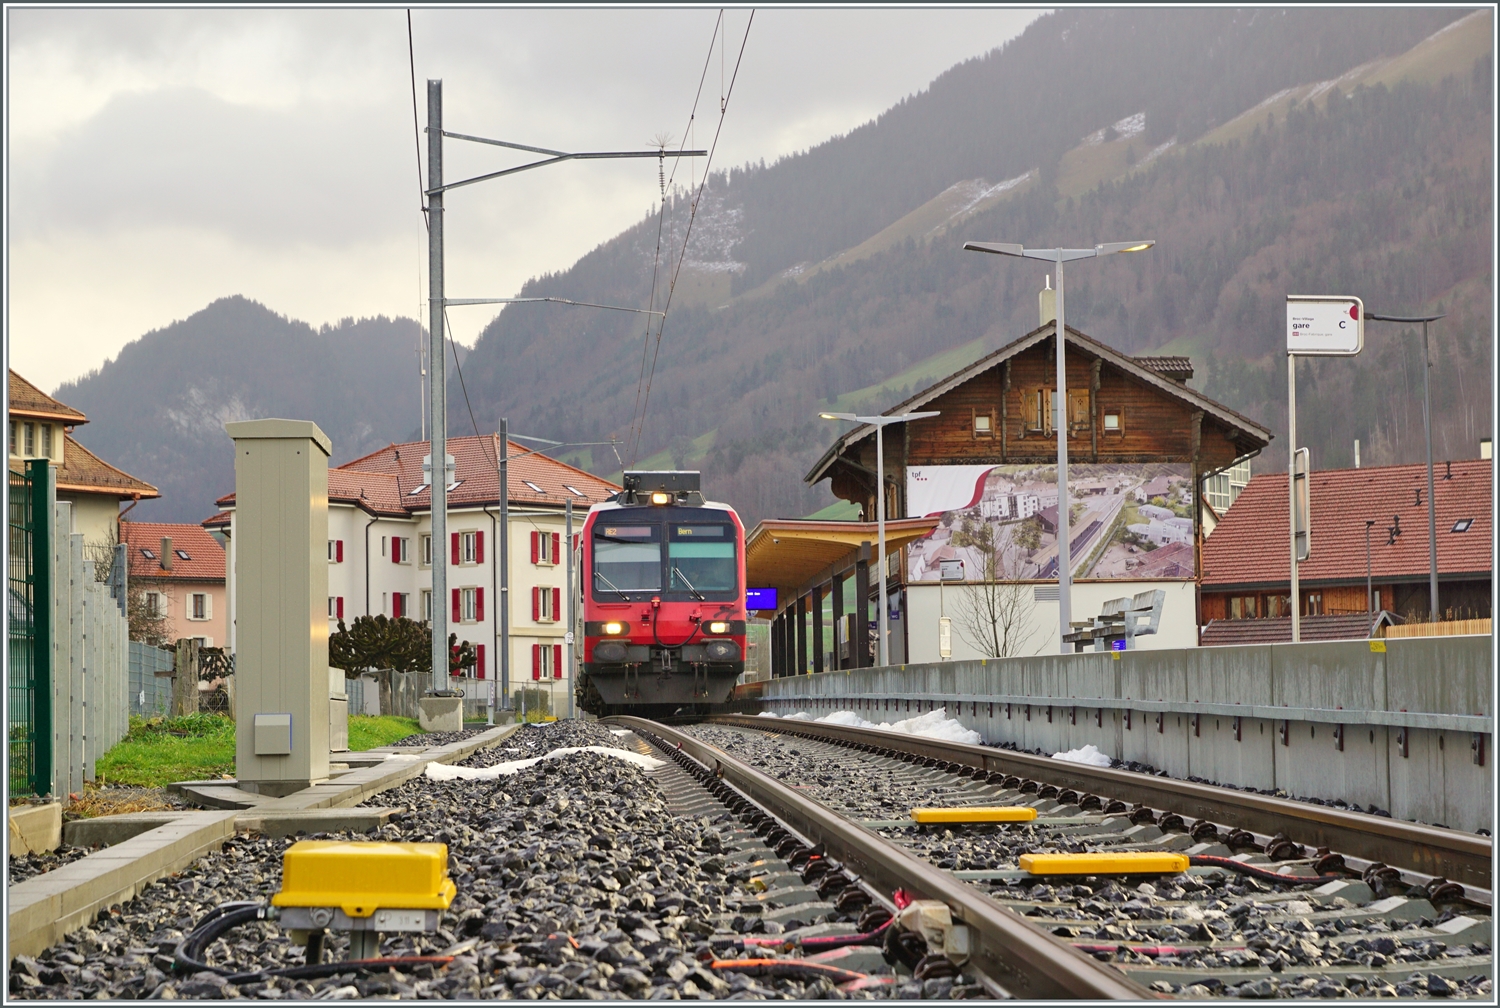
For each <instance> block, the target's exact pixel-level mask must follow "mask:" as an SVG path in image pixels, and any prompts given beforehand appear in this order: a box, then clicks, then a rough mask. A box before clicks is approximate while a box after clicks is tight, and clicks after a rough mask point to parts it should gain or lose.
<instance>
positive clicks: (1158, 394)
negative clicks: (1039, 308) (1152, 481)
mask: <svg viewBox="0 0 1500 1008" xmlns="http://www.w3.org/2000/svg"><path fill="white" fill-rule="evenodd" d="M1055 328H1056V323H1054V322H1048V323H1046V324H1045V325H1042V326H1039V327H1038V328H1036V329H1034V330H1032V331H1031V332H1029V333H1027V334H1026V335H1025V336H1023V337H1021V338H1020V339H1018V340H1016V341H1015V342H1013V343H1011V344H1009V345H1008V346H1004V347H1001V348H1000V349H999V350H996V351H995V352H994V353H992V354H989V355H988V356H986V357H983V358H981V359H979V360H978V361H975V362H974V363H973V364H971V365H969V366H968V367H967V368H964V369H963V370H962V371H959V372H957V373H955V374H953V375H950V376H949V377H947V378H945V379H943V380H942V381H940V382H938V383H937V384H935V385H933V386H931V387H929V388H927V389H924V390H923V391H921V392H919V393H917V394H916V395H914V396H912V397H911V398H910V399H908V400H906V401H905V402H903V403H901V404H899V405H897V406H895V407H892V408H891V409H889V410H887V411H886V412H887V413H891V414H894V413H907V412H917V411H926V410H936V411H938V412H939V413H940V415H939V416H935V417H930V418H927V419H922V420H914V421H912V422H910V423H905V424H893V425H891V426H889V427H887V428H886V433H885V439H884V440H885V477H886V508H887V511H886V513H887V515H890V516H905V515H906V513H907V511H906V501H905V499H904V498H905V486H906V479H905V473H906V469H907V467H908V466H919V465H1009V464H1025V463H1037V464H1046V463H1047V462H1049V461H1055V460H1056V458H1057V432H1056V430H1055V429H1054V428H1053V421H1054V417H1055V415H1056V410H1055V409H1054V408H1053V402H1052V400H1053V395H1054V390H1055V389H1056V387H1057V379H1056V375H1057V365H1056V344H1055V343H1054V342H1053V340H1054V339H1055V331H1054V330H1055ZM1066 338H1067V383H1068V388H1067V409H1066V416H1067V423H1068V460H1069V462H1070V463H1075V464H1076V463H1132V464H1134V463H1148V462H1177V463H1187V464H1188V465H1190V466H1191V467H1192V471H1193V476H1194V481H1193V483H1194V486H1198V485H1200V484H1201V482H1202V479H1203V477H1205V476H1208V475H1210V474H1212V473H1216V472H1219V471H1220V470H1223V469H1227V468H1228V467H1229V466H1231V465H1233V464H1234V463H1235V461H1236V460H1239V459H1244V458H1248V457H1250V456H1253V455H1256V454H1258V453H1259V452H1260V451H1261V449H1262V448H1264V447H1265V446H1266V445H1267V444H1269V443H1270V441H1271V433H1270V431H1268V430H1266V429H1265V428H1264V427H1262V426H1261V425H1260V424H1257V423H1255V422H1254V421H1253V420H1250V419H1248V418H1247V417H1244V416H1241V415H1240V414H1238V413H1236V412H1234V411H1233V410H1231V409H1229V408H1228V407H1226V406H1223V405H1221V404H1220V403H1217V402H1214V401H1213V400H1212V399H1209V398H1208V397H1207V396H1204V395H1203V394H1201V393H1199V392H1197V391H1195V390H1193V389H1191V388H1189V387H1188V386H1187V384H1186V383H1187V380H1188V379H1189V378H1191V377H1192V374H1193V369H1192V363H1191V361H1190V360H1189V359H1188V358H1186V357H1160V356H1158V357H1141V358H1134V357H1128V356H1126V355H1124V354H1121V353H1119V352H1118V351H1116V350H1113V349H1111V348H1110V347H1107V346H1105V345H1104V344H1103V343H1100V342H1098V341H1097V340H1094V339H1092V338H1091V337H1089V336H1087V335H1085V334H1084V333H1082V332H1079V331H1078V330H1077V329H1074V328H1073V327H1071V326H1068V327H1067V336H1066ZM825 478H826V479H828V480H830V483H831V489H832V491H833V494H834V496H836V497H839V498H842V499H844V500H848V501H853V502H855V503H858V504H859V505H860V506H861V507H863V508H864V509H865V514H866V516H867V517H870V518H873V517H874V514H875V429H874V427H873V426H866V425H861V426H859V427H856V428H854V429H853V430H851V431H849V433H847V434H845V435H844V436H843V437H841V438H839V439H838V441H836V442H834V444H833V446H832V447H831V448H829V450H828V451H827V452H826V453H825V454H824V455H823V457H822V458H821V459H819V460H818V462H817V464H816V465H815V466H813V468H812V470H811V471H810V472H809V473H808V474H807V476H806V477H805V479H806V481H807V482H809V483H816V482H818V481H819V480H822V479H825Z"/></svg>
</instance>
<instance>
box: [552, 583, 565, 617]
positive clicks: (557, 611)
mask: <svg viewBox="0 0 1500 1008" xmlns="http://www.w3.org/2000/svg"><path fill="white" fill-rule="evenodd" d="M552 618H553V619H555V620H560V619H562V618H563V611H562V589H561V588H554V589H552Z"/></svg>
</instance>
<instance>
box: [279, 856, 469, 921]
mask: <svg viewBox="0 0 1500 1008" xmlns="http://www.w3.org/2000/svg"><path fill="white" fill-rule="evenodd" d="M457 892H458V888H457V887H456V886H455V885H454V884H453V882H452V880H451V879H449V878H448V845H447V844H440V843H374V842H359V841H345V840H299V841H297V842H296V843H294V844H292V845H291V846H290V847H288V848H287V849H286V853H285V854H283V855H282V858H281V892H279V893H277V894H276V895H275V896H273V897H271V902H272V903H273V904H274V905H276V906H279V907H338V908H339V909H341V910H343V911H344V913H346V914H348V915H349V916H350V917H368V916H370V915H371V914H372V913H374V912H375V911H376V910H380V909H400V910H446V909H448V904H450V903H452V902H453V897H454V896H455V895H456V894H457Z"/></svg>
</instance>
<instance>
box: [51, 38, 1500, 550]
mask: <svg viewBox="0 0 1500 1008" xmlns="http://www.w3.org/2000/svg"><path fill="white" fill-rule="evenodd" d="M1491 31H1492V24H1491V15H1490V13H1489V12H1488V11H1479V12H1475V13H1471V12H1469V11H1464V10H1453V9H1449V10H1444V9H1438V8H1406V9H1397V8H1360V9H1353V8H1329V9H1322V10H1311V9H1299V10H1292V11H1273V10H1266V9H1260V10H1253V11H1234V10H1228V9H1207V10H1178V9H1160V10H1065V11H1061V12H1058V13H1055V14H1051V15H1047V16H1044V17H1042V18H1039V19H1038V20H1037V21H1036V22H1034V23H1033V25H1032V26H1031V27H1030V28H1029V29H1028V30H1027V31H1026V32H1025V33H1023V34H1022V35H1021V36H1020V37H1018V38H1017V39H1015V40H1014V41H1013V42H1011V43H1010V44H1009V45H1007V46H1006V47H1004V48H1003V49H1000V50H997V51H996V52H993V53H989V54H987V55H984V56H982V57H979V58H976V59H974V60H970V61H968V62H966V63H963V64H961V65H959V66H957V67H954V68H953V69H952V70H950V71H948V72H947V73H946V74H944V75H942V76H941V77H940V78H938V80H937V81H935V82H934V83H933V85H932V86H931V87H930V88H929V89H928V90H927V91H925V92H923V93H921V94H919V95H914V96H912V97H911V98H909V99H907V100H906V101H904V102H902V103H901V104H899V105H897V106H896V107H894V108H892V109H890V110H889V111H888V112H886V113H885V114H883V115H882V116H880V117H879V118H878V119H877V120H875V121H873V122H871V123H869V124H867V125H865V126H862V127H860V128H859V129H857V130H855V131H853V132H852V133H850V134H848V135H847V136H843V137H838V138H835V139H833V140H830V141H829V142H827V143H825V144H822V145H820V146H818V147H817V148H814V149H813V150H811V151H808V152H805V153H803V154H799V155H796V156H793V157H789V158H785V159H783V160H781V161H778V162H777V163H775V164H773V165H769V166H767V165H755V166H746V167H744V168H735V169H733V170H729V171H721V172H718V173H716V174H714V175H712V176H711V177H710V181H709V183H708V186H707V189H706V190H705V191H704V194H703V197H702V199H701V201H699V202H698V203H697V205H696V210H694V204H693V198H694V197H696V195H697V194H696V193H685V192H676V193H669V194H668V198H667V200H666V201H665V202H666V206H665V209H664V210H663V211H662V213H661V215H660V217H658V216H657V215H655V214H653V215H651V216H649V217H647V218H646V219H644V220H642V221H641V222H640V224H638V225H637V226H636V227H633V228H631V229H629V230H627V231H626V232H624V233H622V234H620V235H618V236H617V237H615V238H613V239H610V240H609V241H607V242H604V243H603V244H601V245H600V246H599V247H598V248H597V249H595V250H594V251H593V252H591V253H589V254H588V255H586V256H584V257H583V258H582V259H580V260H579V262H578V263H577V264H576V265H575V266H574V267H572V268H571V269H569V270H567V271H565V272H563V273H560V274H552V275H546V276H542V277H539V278H537V279H536V280H533V281H532V282H530V283H528V284H527V285H526V286H525V288H524V289H523V291H521V292H520V293H521V294H522V296H527V297H534V296H540V295H552V296H558V297H564V298H574V299H578V300H587V301H595V302H601V303H608V304H620V305H638V306H643V307H644V306H647V305H651V306H653V307H655V308H657V309H661V308H662V306H663V305H664V304H666V303H667V301H668V296H669V290H670V312H669V316H668V318H667V320H666V323H665V325H664V326H663V327H660V328H657V327H656V326H647V325H646V324H645V323H643V322H641V321H639V320H640V318H641V316H629V315H624V314H621V313H615V312H599V311H594V310H590V309H584V308H572V307H562V306H558V305H555V304H528V305H511V306H508V307H507V308H506V309H505V310H504V311H503V312H502V313H500V314H499V315H498V316H497V317H496V319H495V320H494V321H493V322H492V323H491V324H490V325H489V326H488V327H487V328H486V329H485V330H484V332H483V334H482V335H481V337H480V339H479V341H478V343H477V345H476V346H475V348H474V350H473V351H472V353H470V354H469V355H468V357H467V358H466V359H465V360H464V365H463V377H464V383H463V386H462V387H461V386H460V384H459V383H458V381H457V376H456V375H450V377H451V378H453V381H452V382H451V384H450V393H449V403H450V408H451V412H450V421H449V429H450V431H451V432H452V433H454V434H465V433H472V432H473V427H474V426H476V425H477V426H479V427H480V428H481V429H482V430H492V429H493V425H494V422H495V419H496V418H497V417H499V416H508V417H509V418H510V421H511V427H512V429H513V430H519V431H523V432H525V433H528V434H536V435H542V436H546V437H551V438H554V439H557V440H560V441H598V440H602V439H604V438H606V437H609V436H611V435H613V436H618V437H620V438H622V439H625V440H627V441H628V442H629V443H630V450H628V451H627V452H626V453H625V455H626V462H627V464H629V463H631V462H636V463H648V464H651V465H674V464H675V465H690V466H694V467H701V468H702V469H703V471H704V476H705V480H706V485H707V489H708V490H709V491H710V492H711V494H712V495H713V496H715V497H716V498H718V499H721V500H726V501H729V502H731V503H733V504H734V505H735V506H736V507H738V508H740V509H741V511H742V512H743V513H744V515H745V516H746V518H747V519H748V520H751V521H753V520H756V519H759V518H763V517H771V516H796V515H801V514H806V513H809V512H811V511H813V510H816V509H817V508H819V507H821V506H823V505H824V504H826V503H828V502H829V501H830V500H831V497H830V496H829V494H828V492H827V490H826V484H824V485H823V486H822V487H818V488H808V487H806V486H804V485H803V483H802V476H803V474H804V473H805V472H806V471H807V469H808V468H809V466H810V465H811V463H812V461H813V460H814V459H815V458H816V457H817V456H818V455H819V454H821V452H822V451H823V449H824V448H825V447H826V446H827V444H828V443H829V441H830V440H831V438H832V437H833V436H834V434H835V433H836V428H835V425H833V424H830V423H827V422H825V421H820V420H818V419H816V417H817V413H818V412H819V410H820V409H827V408H828V407H829V405H830V404H834V403H837V405H838V408H839V409H840V410H848V409H860V410H879V409H883V408H885V407H887V406H890V405H892V404H894V403H895V402H898V401H900V399H902V398H904V397H905V396H906V395H907V394H909V392H910V391H912V390H913V389H914V388H917V387H921V386H922V385H925V384H927V383H928V382H930V381H931V380H933V379H935V378H938V377H941V376H942V375H944V374H947V373H950V372H952V371H954V370H956V369H958V368H959V367H961V366H963V364H965V363H967V361H968V360H970V359H973V357H977V356H978V355H980V354H981V353H984V352H986V351H988V350H991V349H994V348H995V347H998V346H1000V345H1002V344H1004V343H1006V342H1009V341H1010V340H1012V339H1014V338H1016V337H1017V336H1019V335H1021V334H1023V333H1025V332H1026V331H1028V330H1030V329H1031V328H1033V327H1034V326H1035V325H1036V319H1037V314H1036V313H1037V301H1036V292H1037V291H1038V290H1039V289H1040V288H1041V286H1042V283H1043V274H1044V273H1045V271H1046V270H1045V267H1044V266H1043V265H1042V264H1040V263H1036V262H1023V261H1015V260H1008V259H1003V258H1000V257H995V256H981V255H975V254H972V253H963V252H961V251H960V247H961V245H962V243H963V242H964V241H965V240H971V239H975V240H989V241H1015V242H1024V243H1025V244H1027V245H1033V246H1036V245H1047V244H1054V243H1064V244H1068V245H1092V244H1094V243H1096V242H1103V241H1115V240H1125V239H1137V238H1154V239H1155V240H1156V241H1157V245H1156V247H1155V248H1154V249H1152V250H1151V251H1150V252H1146V253H1142V254H1139V255H1132V256H1121V257H1116V258H1113V259H1109V260H1101V261H1099V262H1083V263H1079V264H1078V265H1076V266H1075V267H1074V268H1072V269H1071V270H1070V272H1069V274H1068V277H1069V281H1068V298H1067V305H1068V321H1069V322H1070V323H1071V324H1073V325H1075V326H1078V327H1079V328H1082V329H1083V330H1085V331H1086V332H1088V333H1090V334H1091V335H1093V336H1094V337H1096V338H1098V339H1101V340H1103V341H1104V342H1106V343H1109V344H1110V345H1112V346H1115V347H1117V348H1119V349H1121V350H1123V351H1125V352H1127V353H1135V354H1140V353H1145V352H1149V351H1164V352H1170V353H1187V354H1190V355H1191V356H1192V357H1193V358H1194V360H1195V362H1196V363H1197V365H1198V374H1197V377H1196V378H1195V380H1194V384H1195V385H1197V386H1199V387H1201V388H1204V389H1205V390H1206V391H1207V392H1208V393H1209V394H1211V395H1213V396H1214V397H1216V398H1218V399H1220V400H1222V401H1223V402H1225V403H1226V404H1228V405H1229V406H1231V407H1233V408H1235V409H1237V410H1239V411H1241V412H1243V413H1245V414H1247V415H1248V416H1251V417H1253V418H1255V419H1256V420H1258V421H1260V422H1262V423H1265V424H1266V425H1267V426H1269V427H1270V428H1271V429H1272V430H1273V431H1276V432H1278V433H1279V432H1280V431H1281V430H1282V429H1283V428H1284V425H1285V396H1286V380H1285V362H1284V357H1283V356H1282V355H1281V354H1280V353H1279V348H1280V347H1281V345H1282V343H1281V340H1282V327H1283V324H1284V309H1283V307H1282V305H1283V300H1284V297H1285V295H1286V294H1288V293H1334V294H1356V295H1359V296H1361V297H1363V298H1364V300H1365V304H1366V306H1367V309H1368V310H1370V311H1376V312H1384V313H1389V314H1416V313H1420V312H1422V311H1427V310H1437V311H1446V312H1448V313H1449V316H1448V318H1445V319H1443V320H1442V321H1441V322H1439V323H1437V324H1436V325H1435V326H1434V329H1433V337H1434V339H1433V346H1434V359H1435V367H1434V370H1433V389H1434V395H1433V401H1434V422H1435V439H1434V440H1435V448H1436V450H1437V452H1438V455H1439V457H1440V458H1442V457H1451V458H1463V457H1472V456H1473V455H1475V454H1476V452H1477V442H1478V439H1479V438H1480V437H1481V436H1484V435H1487V434H1489V433H1490V429H1491V428H1490V425H1491V423H1492V418H1491V414H1490V408H1489V403H1490V399H1491V387H1490V371H1491V367H1490V360H1491V346H1492V335H1491V334H1492V322H1493V320H1492V318H1491V313H1490V302H1491V291H1492V288H1493V276H1492V271H1493V264H1492V262H1491V260H1490V254H1489V249H1490V244H1491V233H1492V229H1493V206H1492V203H1491V191H1492V179H1493V173H1494V163H1493V151H1492V149H1491V143H1490V138H1491V136H1492V132H1493V111H1492V95H1491V90H1490V80H1491V68H1490V64H1491V54H1490V33H1491ZM746 58H747V59H748V58H750V56H748V55H747V57H746ZM730 123H731V127H732V124H733V110H732V109H731V111H730ZM727 128H730V127H727ZM690 218H691V228H692V230H691V240H690V241H688V242H687V244H686V250H685V253H684V244H683V236H684V234H685V233H686V231H687V229H688V226H689V220H690ZM658 234H660V236H661V237H660V240H658ZM679 255H681V256H682V258H683V259H684V265H683V268H682V270H681V272H680V274H674V266H675V264H676V262H677V260H678V257H679ZM653 276H655V278H656V283H655V285H654V286H653ZM674 276H675V280H676V283H675V288H674V287H673V286H672V283H671V281H672V279H673V277H674ZM417 332H418V330H417V323H415V322H413V321H410V320H405V319H402V320H395V321H391V320H386V319H374V320H363V321H361V322H359V323H354V322H353V321H352V320H346V321H345V322H344V323H342V324H341V325H340V326H338V327H334V328H326V327H325V329H324V330H322V331H319V332H315V331H314V330H312V329H311V328H309V327H307V326H304V325H302V324H301V323H296V322H291V321H288V320H286V319H284V318H281V317H280V316H276V315H274V314H273V313H272V312H270V311H268V310H266V309H263V308H261V307H260V306H258V305H252V304H251V303H249V302H246V301H244V300H243V299H227V300H225V301H220V302H216V303H215V304H214V305H212V306H210V307H209V308H208V309H206V310H205V311H204V312H201V313H199V314H198V315H195V316H193V317H192V318H190V319H188V320H185V321H184V322H180V323H176V324H175V325H173V326H170V327H167V328H165V329H163V330H160V331H158V332H155V333H151V334H148V335H147V336H146V337H144V338H143V339H142V340H140V341H138V342H137V343H135V344H132V345H131V346H130V347H127V348H126V350H125V351H124V352H122V353H121V354H120V356H119V358H118V359H117V360H116V361H114V362H111V363H110V364H108V365H106V367H105V368H103V369H102V370H101V372H99V373H97V374H95V375H91V376H89V377H87V378H85V379H83V380H81V381H80V382H77V383H74V384H72V385H70V386H64V387H63V388H62V389H60V390H58V393H57V394H58V396H59V398H61V399H63V401H65V402H68V403H70V404H72V405H76V406H78V407H79V408H81V409H84V410H85V411H86V412H88V413H89V414H90V416H91V418H92V419H94V420H96V421H98V423H96V424H90V425H89V426H86V427H84V428H81V429H80V432H79V436H80V438H81V439H82V440H83V442H84V443H85V444H87V445H89V446H90V447H92V448H95V449H96V450H99V451H100V452H101V453H102V454H103V455H104V456H105V457H106V458H109V459H111V460H112V461H116V462H117V463H119V464H120V465H122V466H123V467H124V468H126V469H128V470H130V471H132V472H134V473H136V474H137V475H139V476H141V477H142V478H145V479H149V480H151V481H153V482H155V483H157V484H158V485H161V486H162V487H163V489H164V490H165V491H167V492H168V494H169V495H170V499H169V502H168V503H165V504H163V505H160V506H158V514H156V515H153V517H159V516H162V515H167V514H168V513H170V515H171V516H172V517H177V518H181V519H184V520H187V519H195V518H201V517H202V516H203V515H204V514H206V513H207V511H206V510H205V506H204V504H205V502H206V501H211V500H212V498H213V497H214V496H216V495H217V494H218V493H222V492H223V491H224V490H225V489H227V488H228V485H229V479H230V472H231V470H230V469H229V468H228V467H229V457H228V454H227V453H226V452H225V451H224V450H223V445H222V438H223V436H222V432H221V430H220V427H221V425H222V422H223V420H224V419H233V418H238V417H239V416H242V415H245V416H248V415H262V416H264V415H278V414H279V415H285V416H306V417H310V418H312V419H316V420H318V422H319V423H320V424H322V425H323V426H324V429H325V430H327V431H328V433H329V434H330V435H331V436H332V437H333V440H334V442H335V446H336V452H337V453H338V455H339V460H340V461H342V460H344V459H347V458H349V457H351V456H352V455H354V454H357V453H359V452H362V451H365V450H367V449H368V448H370V447H374V446H375V445H377V444H383V443H385V442H387V441H390V440H396V439H400V438H403V437H411V436H414V434H415V431H416V427H417V415H418V406H417V380H416V361H415V357H414V354H413V349H414V346H415V343H416V340H417ZM1419 343H1420V340H1419V339H1416V338H1413V336H1412V334H1410V333H1409V332H1402V331H1401V330H1400V329H1399V328H1398V327H1396V326H1383V325H1381V324H1378V323H1371V324H1370V325H1369V326H1368V327H1367V348H1366V351H1365V353H1364V354H1363V355H1362V356H1361V357H1360V358H1358V359H1354V360H1347V359H1330V360H1324V361H1317V362H1307V363H1304V364H1303V365H1301V373H1302V376H1303V377H1302V384H1301V385H1300V387H1299V411H1300V415H1301V422H1300V425H1299V426H1300V430H1301V433H1302V439H1303V441H1304V443H1306V444H1309V445H1311V446H1312V448H1313V459H1314V463H1315V465H1317V466H1318V467H1320V468H1325V467H1330V466H1341V465H1348V464H1350V463H1351V462H1352V454H1353V452H1352V449H1353V441H1354V439H1355V438H1359V439H1361V441H1362V442H1363V443H1364V451H1363V456H1364V460H1365V462H1366V463H1367V464H1375V463H1390V462H1405V461H1414V460H1417V459H1419V458H1420V457H1422V429H1421V366H1420V360H1419V357H1418V356H1417V355H1418V352H1419V351H1418V349H1417V347H1418V345H1419ZM188 361H191V362H192V365H191V368H192V369H191V371H188V370H186V368H187V367H188V365H187V364H186V363H185V362H188ZM465 389H466V390H467V397H465V395H464V391H465ZM471 411H472V413H471ZM471 415H472V416H473V417H474V418H475V419H474V420H473V421H471V419H470V417H471ZM576 458H577V459H578V460H579V461H581V462H583V463H585V464H588V465H589V466H590V467H591V468H594V469H596V470H597V471H599V472H600V473H603V474H609V473H611V472H614V471H617V470H618V463H617V462H616V461H615V457H614V454H613V452H607V451H602V452H599V453H598V454H596V455H594V456H592V457H591V456H590V455H589V454H588V453H587V451H585V452H583V453H582V454H581V455H579V456H576ZM1284 458H1285V444H1284V439H1283V438H1278V440H1277V441H1276V442H1274V443H1273V445H1272V447H1271V449H1270V450H1269V451H1268V452H1267V453H1266V455H1265V456H1264V457H1263V458H1262V459H1260V460H1257V462H1256V465H1257V466H1260V467H1264V466H1280V465H1282V464H1283V460H1284ZM144 509H145V506H144V505H143V507H142V510H144Z"/></svg>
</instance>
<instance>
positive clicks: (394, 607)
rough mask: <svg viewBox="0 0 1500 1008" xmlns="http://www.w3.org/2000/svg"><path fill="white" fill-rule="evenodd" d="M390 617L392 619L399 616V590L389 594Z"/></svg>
mask: <svg viewBox="0 0 1500 1008" xmlns="http://www.w3.org/2000/svg"><path fill="white" fill-rule="evenodd" d="M391 618H392V619H400V618H401V593H400V592H394V593H393V594H392V595H391Z"/></svg>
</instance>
